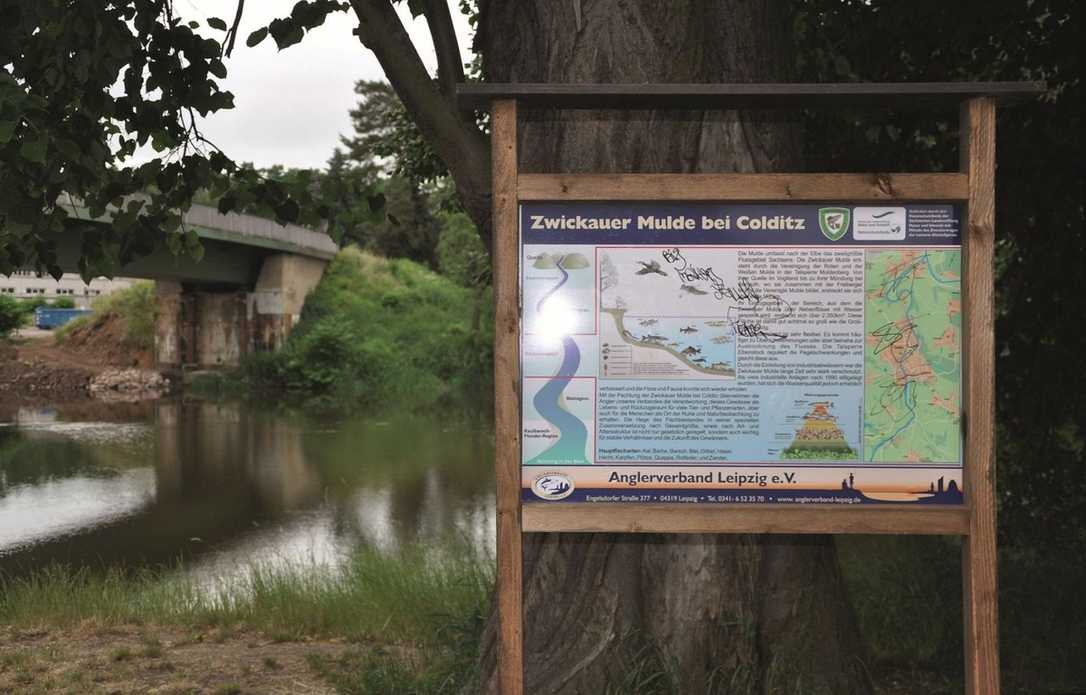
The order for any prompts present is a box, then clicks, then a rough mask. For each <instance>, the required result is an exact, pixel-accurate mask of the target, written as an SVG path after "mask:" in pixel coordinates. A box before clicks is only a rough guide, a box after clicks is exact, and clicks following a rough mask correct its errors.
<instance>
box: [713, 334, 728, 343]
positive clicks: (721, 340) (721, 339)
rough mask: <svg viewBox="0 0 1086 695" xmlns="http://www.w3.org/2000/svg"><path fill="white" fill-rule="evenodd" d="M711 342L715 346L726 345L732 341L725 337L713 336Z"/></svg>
mask: <svg viewBox="0 0 1086 695" xmlns="http://www.w3.org/2000/svg"><path fill="white" fill-rule="evenodd" d="M711 340H712V342H713V343H715V344H717V345H727V344H728V343H730V342H732V339H731V338H729V337H728V336H726V335H714V336H713V337H712V338H711Z"/></svg>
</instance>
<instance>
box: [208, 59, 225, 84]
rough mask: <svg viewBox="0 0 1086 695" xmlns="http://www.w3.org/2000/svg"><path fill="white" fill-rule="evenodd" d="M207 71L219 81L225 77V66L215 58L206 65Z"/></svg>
mask: <svg viewBox="0 0 1086 695" xmlns="http://www.w3.org/2000/svg"><path fill="white" fill-rule="evenodd" d="M207 70H208V72H210V73H211V74H212V75H214V76H215V77H218V78H219V79H220V80H221V79H224V78H225V77H226V66H225V65H224V64H223V62H222V61H221V60H219V59H218V58H215V59H213V60H211V61H210V62H209V63H208V64H207Z"/></svg>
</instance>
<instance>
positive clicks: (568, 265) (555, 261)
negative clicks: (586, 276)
mask: <svg viewBox="0 0 1086 695" xmlns="http://www.w3.org/2000/svg"><path fill="white" fill-rule="evenodd" d="M532 266H533V267H535V268H539V269H546V268H557V267H558V266H562V267H563V268H565V269H566V270H579V269H581V268H587V267H589V262H588V259H587V258H585V257H584V256H583V255H581V254H579V253H567V254H561V255H551V254H549V253H541V254H539V256H538V257H537V258H536V259H535V262H534V263H533V264H532Z"/></svg>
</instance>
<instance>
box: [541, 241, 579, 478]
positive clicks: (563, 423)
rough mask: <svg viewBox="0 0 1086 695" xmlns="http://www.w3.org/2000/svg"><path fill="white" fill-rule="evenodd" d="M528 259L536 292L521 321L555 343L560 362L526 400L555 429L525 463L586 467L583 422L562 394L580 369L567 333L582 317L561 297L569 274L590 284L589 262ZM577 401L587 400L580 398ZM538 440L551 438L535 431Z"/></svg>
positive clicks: (559, 256) (559, 255) (572, 256)
mask: <svg viewBox="0 0 1086 695" xmlns="http://www.w3.org/2000/svg"><path fill="white" fill-rule="evenodd" d="M529 260H530V261H531V268H532V269H533V273H534V275H530V276H529V279H534V280H535V281H536V282H533V289H538V290H539V291H540V294H538V296H537V297H536V298H535V301H534V303H533V304H532V305H531V306H528V305H527V304H526V306H525V317H526V322H527V321H528V320H529V319H528V317H532V318H534V319H535V320H534V321H532V322H531V323H532V325H533V326H534V328H535V330H536V332H537V333H540V334H542V335H543V337H544V338H545V339H548V340H552V341H560V342H561V346H562V361H561V364H560V365H559V366H558V369H557V370H556V372H555V373H554V375H553V376H551V377H550V378H549V379H548V380H547V381H546V382H545V383H544V384H543V385H542V387H540V388H539V390H538V391H536V392H535V396H534V397H533V398H532V406H533V408H534V409H535V412H536V413H538V414H539V416H540V417H541V418H542V419H543V420H545V421H546V422H547V423H548V425H549V426H550V427H551V428H553V429H554V430H557V439H556V440H555V441H554V442H553V443H551V444H549V445H548V446H547V448H546V449H544V450H543V451H542V452H540V453H539V454H538V455H536V456H535V457H533V458H532V460H530V461H528V464H529V465H532V464H567V465H578V464H587V463H590V462H589V460H588V458H587V456H586V449H587V444H588V440H589V433H588V427H587V426H586V425H585V418H584V417H578V415H577V414H575V413H574V412H573V411H572V410H573V409H572V408H571V407H570V402H569V396H568V394H567V389H568V388H569V387H570V384H571V382H572V381H573V379H574V378H575V377H576V375H577V372H578V369H579V368H580V366H581V351H580V348H579V347H578V345H577V341H576V340H575V339H574V338H573V337H572V336H571V335H570V334H571V333H573V332H574V331H575V329H576V327H577V324H578V316H577V314H578V313H580V314H584V313H585V312H583V311H582V312H578V311H577V307H576V306H575V305H574V304H573V302H571V301H570V300H569V299H564V298H563V296H562V294H561V293H562V290H563V288H565V287H566V286H567V283H570V278H571V277H572V276H571V273H573V274H574V275H583V276H588V277H589V278H590V279H591V275H592V274H591V273H586V272H584V271H585V270H587V269H589V268H591V263H589V261H588V259H587V258H585V256H584V255H582V254H581V253H578V252H565V253H563V252H551V253H541V254H539V255H537V256H535V257H534V258H529ZM527 294H528V293H526V295H527ZM578 400H580V401H588V400H590V399H588V398H585V397H581V398H579V399H578ZM539 436H540V437H544V438H548V439H549V437H550V436H551V435H550V433H542V432H541V433H539Z"/></svg>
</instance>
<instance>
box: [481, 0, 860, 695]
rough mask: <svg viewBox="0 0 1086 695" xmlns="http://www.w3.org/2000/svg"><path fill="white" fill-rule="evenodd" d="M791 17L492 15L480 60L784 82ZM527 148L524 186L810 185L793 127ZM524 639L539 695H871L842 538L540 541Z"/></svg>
mask: <svg viewBox="0 0 1086 695" xmlns="http://www.w3.org/2000/svg"><path fill="white" fill-rule="evenodd" d="M787 7H788V5H787V3H786V2H785V1H784V0H765V1H764V2H754V1H752V0H722V1H720V2H714V3H709V2H696V1H694V0H687V1H684V2H678V1H676V2H671V1H668V2H661V1H660V0H564V1H562V2H559V1H558V0H553V1H545V0H540V1H538V2H533V3H526V2H520V1H514V0H489V1H488V0H483V2H482V3H481V6H480V26H479V33H478V36H477V37H476V50H477V51H478V52H479V53H480V54H481V55H482V57H483V66H484V72H485V76H486V79H487V80H488V81H493V82H587V83H602V82H615V83H644V82H784V81H788V79H789V78H790V76H791V72H792V63H793V61H792V52H791V22H790V17H789V15H788V12H787ZM519 140H520V142H519V151H520V152H521V163H520V165H521V170H522V171H535V172H557V171H563V172H722V171H739V172H752V171H758V172H760V171H798V170H799V169H800V153H801V147H800V144H801V143H800V139H799V131H798V127H797V121H796V115H795V114H788V113H784V112H781V113H773V114H769V113H736V112H690V111H674V112H672V111H626V112H591V111H580V112H554V111H539V112H529V113H522V118H521V126H520V130H519ZM494 623H495V621H494V620H493V619H492V620H491V622H490V624H489V625H488V627H487V630H486V632H485V635H484V640H483V646H482V654H481V668H482V674H483V683H484V686H483V689H484V691H485V692H487V693H497V685H496V679H495V668H494V667H495V663H494V661H495V657H494V654H495V624H494ZM524 630H525V671H526V674H525V678H526V681H525V682H526V685H525V691H526V692H527V693H531V694H532V695H546V694H552V693H553V694H562V695H565V694H574V693H592V694H593V695H595V694H597V693H604V692H619V693H621V692H629V693H652V692H671V691H672V688H674V689H675V691H677V692H682V693H725V692H726V693H729V694H745V693H750V694H754V693H757V694H759V695H761V694H768V693H808V694H814V693H834V694H837V695H839V694H848V693H869V692H871V686H870V683H869V681H868V678H867V676H866V672H865V670H864V668H863V665H862V661H861V648H860V640H859V639H858V634H857V628H856V625H855V621H854V618H853V615H852V612H851V609H850V607H849V603H848V600H847V597H846V595H845V590H844V587H843V584H842V581H841V576H840V572H839V569H838V563H837V556H836V549H835V547H834V544H833V540H832V538H830V537H824V536H807V537H799V536H796V537H791V536H776V537H753V536H714V535H694V536H677V535H670V536H667V535H640V536H638V535H615V534H552V535H541V534H529V535H528V536H526V538H525V600H524ZM654 672H662V673H667V674H669V675H668V678H670V685H669V687H667V688H666V689H660V688H659V686H660V683H661V681H657V682H656V686H655V687H654V686H653V685H651V684H648V683H647V682H646V680H647V679H648V678H649V677H650V676H652V675H653V673H654Z"/></svg>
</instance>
